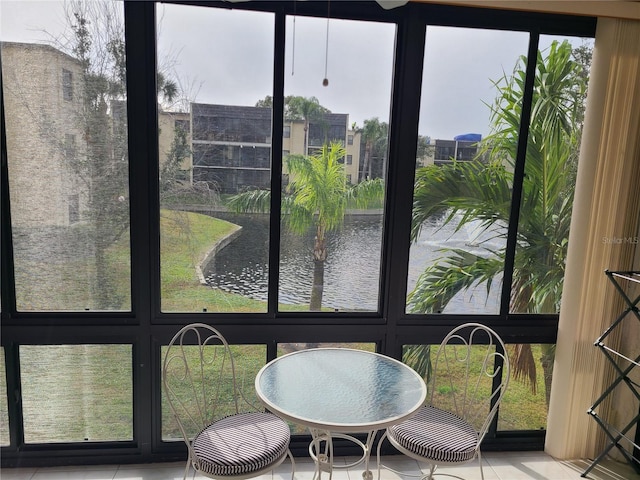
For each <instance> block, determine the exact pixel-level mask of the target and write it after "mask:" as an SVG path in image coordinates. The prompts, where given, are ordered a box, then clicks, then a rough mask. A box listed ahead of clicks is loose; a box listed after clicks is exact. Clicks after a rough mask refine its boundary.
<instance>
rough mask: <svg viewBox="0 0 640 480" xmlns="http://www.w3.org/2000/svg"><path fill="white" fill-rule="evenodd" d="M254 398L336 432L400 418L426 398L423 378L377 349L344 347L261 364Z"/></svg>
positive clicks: (307, 423) (281, 412)
mask: <svg viewBox="0 0 640 480" xmlns="http://www.w3.org/2000/svg"><path fill="white" fill-rule="evenodd" d="M255 386H256V393H257V395H258V398H260V400H261V401H262V402H263V403H264V404H265V406H266V407H267V408H268V409H269V410H271V411H272V412H274V413H276V414H278V415H280V416H281V417H283V418H285V419H287V420H290V421H292V422H294V423H299V424H301V425H305V426H307V427H312V428H322V429H326V430H331V431H335V432H366V431H371V430H377V429H380V428H384V427H387V426H389V425H393V424H394V423H398V422H401V421H402V420H404V419H405V418H408V417H409V416H411V415H412V414H413V413H415V412H416V411H417V410H418V409H419V408H420V407H421V406H422V405H423V404H424V401H425V398H426V393H427V389H426V386H425V383H424V381H423V380H422V378H421V377H420V376H419V375H418V374H417V373H416V372H415V371H414V370H413V369H411V368H410V367H408V366H407V365H405V364H403V363H402V362H399V361H397V360H395V359H393V358H390V357H386V356H384V355H380V354H377V353H372V352H366V351H361V350H352V349H346V348H317V349H310V350H301V351H298V352H293V353H290V354H288V355H284V356H282V357H279V358H276V359H275V360H273V361H271V362H269V363H268V364H267V365H265V366H264V367H262V369H261V370H260V371H259V372H258V375H257V376H256V381H255Z"/></svg>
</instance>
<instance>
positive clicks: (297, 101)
mask: <svg viewBox="0 0 640 480" xmlns="http://www.w3.org/2000/svg"><path fill="white" fill-rule="evenodd" d="M285 105H286V111H285V118H286V119H287V120H302V121H304V150H303V152H304V155H307V153H308V150H307V147H308V144H309V123H310V122H311V121H314V120H320V119H322V115H323V114H325V113H331V112H330V111H329V110H328V109H327V108H325V107H323V106H322V105H320V101H319V100H318V99H317V98H316V97H309V98H306V97H298V96H288V97H286V98H285Z"/></svg>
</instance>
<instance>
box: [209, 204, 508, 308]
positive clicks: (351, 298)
mask: <svg viewBox="0 0 640 480" xmlns="http://www.w3.org/2000/svg"><path fill="white" fill-rule="evenodd" d="M212 215H214V216H216V217H218V218H222V219H224V220H227V221H230V222H232V223H236V224H238V225H241V226H242V227H243V228H242V231H241V232H242V233H241V234H240V236H239V237H238V238H236V239H235V240H234V241H233V242H231V243H230V244H229V245H228V246H226V247H225V248H224V249H222V250H221V251H220V252H218V254H217V255H216V256H215V258H214V259H213V260H212V261H211V262H210V263H209V265H208V266H207V270H205V272H204V274H205V277H206V280H207V282H208V284H209V285H211V286H212V287H215V288H219V289H222V290H225V291H228V292H232V293H237V294H240V295H244V296H247V297H250V298H253V299H257V300H263V301H266V300H267V291H268V265H267V261H268V253H269V245H268V242H269V224H268V222H269V219H268V216H267V215H246V214H244V215H238V214H230V213H219V212H216V213H215V214H212ZM382 222H383V217H382V215H347V216H346V217H345V221H344V224H343V226H342V227H341V228H340V229H339V230H337V231H334V232H330V233H329V235H328V252H329V253H328V258H327V261H326V264H325V278H324V280H325V281H324V285H325V287H324V294H323V302H322V304H323V307H328V308H332V309H335V310H337V311H338V310H340V311H376V310H377V309H378V290H379V278H380V249H381V242H382ZM476 237H477V232H474V231H473V229H472V228H466V229H462V230H459V231H456V229H455V227H454V226H453V225H447V226H445V227H443V226H442V224H441V222H435V221H434V222H433V223H432V224H427V225H425V226H424V228H423V230H422V232H421V235H420V237H419V239H418V241H417V242H415V243H414V244H413V245H412V247H411V250H410V261H409V270H408V279H407V281H408V289H409V291H411V290H412V289H413V287H414V286H415V284H416V281H417V279H418V276H419V275H420V274H421V273H422V272H423V271H424V270H425V268H427V267H428V266H429V265H432V264H433V262H434V261H436V259H438V258H439V257H441V256H442V253H441V252H440V251H439V250H440V249H441V248H442V247H444V246H448V247H455V248H464V249H465V250H467V251H472V250H478V248H477V245H476V242H475V241H474V240H475V239H476ZM281 238H282V241H281V252H280V253H281V259H280V267H279V268H280V285H279V289H278V290H279V302H280V303H284V304H292V305H304V304H308V303H309V296H310V292H311V284H312V280H313V260H312V248H313V231H309V232H308V233H307V234H306V235H303V236H300V235H296V234H294V233H292V232H290V231H288V230H287V229H283V231H282V233H281ZM494 247H495V245H494ZM475 253H478V252H475ZM494 290H495V289H494ZM458 297H459V298H458ZM458 297H456V299H454V301H452V302H451V303H450V304H449V306H448V308H447V309H446V310H445V312H446V313H462V312H465V313H470V312H469V310H470V309H473V310H474V311H475V313H488V314H490V313H497V309H498V302H497V292H492V293H490V295H489V297H487V294H486V289H485V287H482V286H481V287H479V288H476V289H474V290H473V291H469V292H465V293H464V294H461V295H459V296H458Z"/></svg>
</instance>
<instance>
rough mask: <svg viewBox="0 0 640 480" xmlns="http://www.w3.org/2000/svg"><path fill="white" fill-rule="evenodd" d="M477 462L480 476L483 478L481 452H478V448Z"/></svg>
mask: <svg viewBox="0 0 640 480" xmlns="http://www.w3.org/2000/svg"><path fill="white" fill-rule="evenodd" d="M478 463H479V464H480V478H481V479H482V480H484V472H483V471H482V454H481V453H480V449H478Z"/></svg>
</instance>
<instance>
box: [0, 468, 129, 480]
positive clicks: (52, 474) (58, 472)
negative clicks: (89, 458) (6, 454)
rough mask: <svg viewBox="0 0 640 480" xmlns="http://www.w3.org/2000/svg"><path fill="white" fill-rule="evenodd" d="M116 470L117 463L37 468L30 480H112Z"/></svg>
mask: <svg viewBox="0 0 640 480" xmlns="http://www.w3.org/2000/svg"><path fill="white" fill-rule="evenodd" d="M117 470H118V466H117V465H87V466H64V467H51V468H38V469H36V471H35V473H34V474H33V476H32V477H31V480H112V479H113V476H114V475H115V474H116V471H117ZM2 478H3V479H4V474H3V475H2Z"/></svg>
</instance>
